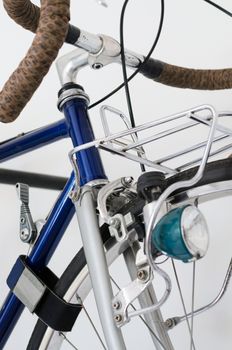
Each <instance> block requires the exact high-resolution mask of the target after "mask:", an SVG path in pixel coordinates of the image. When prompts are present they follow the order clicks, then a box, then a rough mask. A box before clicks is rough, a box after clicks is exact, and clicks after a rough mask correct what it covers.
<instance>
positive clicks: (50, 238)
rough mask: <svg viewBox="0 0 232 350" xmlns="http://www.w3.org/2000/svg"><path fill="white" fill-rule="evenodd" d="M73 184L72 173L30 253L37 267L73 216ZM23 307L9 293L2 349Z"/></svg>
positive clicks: (0, 315)
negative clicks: (71, 195)
mask: <svg viewBox="0 0 232 350" xmlns="http://www.w3.org/2000/svg"><path fill="white" fill-rule="evenodd" d="M73 185H74V175H73V174H72V176H71V177H70V179H69V180H68V182H67V184H66V186H65V188H64V190H63V191H62V193H61V195H60V197H59V199H58V201H57V203H56V205H55V206H54V208H53V210H52V212H51V214H50V216H49V218H48V220H47V222H46V224H45V225H44V227H43V229H42V231H41V233H40V236H39V238H38V241H37V242H36V245H35V247H34V248H33V250H32V252H31V254H30V257H29V259H30V262H31V265H32V266H33V267H34V268H35V269H41V268H43V267H44V266H45V265H46V264H47V263H48V261H49V259H50V258H51V256H52V254H53V252H54V250H55V249H56V247H57V245H58V243H59V241H60V239H61V238H62V236H63V234H64V232H65V229H66V228H67V226H68V224H69V222H70V220H71V218H72V217H73V214H74V207H73V204H72V202H71V200H70V199H69V193H70V190H71V189H72V188H73ZM23 309H24V305H23V304H22V303H21V302H20V301H19V300H18V299H17V298H16V296H15V295H14V294H13V293H9V294H8V296H7V298H6V300H5V302H4V304H3V307H2V309H1V311H0V349H2V348H3V347H4V345H5V343H6V341H7V339H8V337H9V336H10V334H11V332H12V330H13V328H14V326H15V324H16V323H17V321H18V319H19V317H20V315H21V313H22V311H23Z"/></svg>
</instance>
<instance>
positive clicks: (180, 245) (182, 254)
mask: <svg viewBox="0 0 232 350" xmlns="http://www.w3.org/2000/svg"><path fill="white" fill-rule="evenodd" d="M152 244H153V245H154V247H155V248H156V249H158V250H159V251H161V252H162V253H163V254H165V255H168V256H170V257H172V258H174V259H178V260H182V261H183V262H189V261H193V260H196V259H199V258H201V257H203V256H204V255H205V254H206V251H207V249H208V245H209V234H208V228H207V224H206V221H205V218H204V216H203V214H202V213H201V212H200V210H199V209H198V208H196V207H195V206H193V205H187V206H183V207H180V208H175V209H173V210H171V211H170V212H168V213H167V214H166V215H164V216H163V217H162V218H161V220H160V221H159V222H158V223H157V225H156V226H155V228H154V229H153V232H152Z"/></svg>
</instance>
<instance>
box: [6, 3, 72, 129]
mask: <svg viewBox="0 0 232 350" xmlns="http://www.w3.org/2000/svg"><path fill="white" fill-rule="evenodd" d="M3 2H4V7H5V9H6V10H7V12H8V13H9V15H10V16H11V17H12V18H13V19H14V20H15V21H16V22H17V23H19V24H21V25H23V27H25V28H26V29H29V30H31V31H33V32H35V31H36V35H35V38H34V40H33V42H32V45H31V47H30V49H29V50H28V52H27V54H26V56H25V58H24V59H23V60H22V61H21V63H20V64H19V66H18V68H17V69H16V70H15V71H14V73H13V74H12V75H11V76H10V78H9V80H8V81H7V82H6V83H5V85H4V87H3V90H2V91H1V92H0V120H1V121H2V122H5V123H8V122H11V121H14V120H15V119H16V118H17V117H18V115H19V114H20V112H21V111H22V109H23V108H24V107H25V105H26V104H27V102H28V101H29V100H30V98H31V97H32V95H33V93H34V92H35V90H36V89H37V88H38V86H39V85H40V83H41V81H42V79H43V77H44V76H45V75H46V74H47V72H48V70H49V68H50V66H51V64H52V62H53V61H54V60H55V58H56V56H57V54H58V51H59V49H60V47H61V46H62V44H63V42H64V40H65V37H66V34H67V32H68V22H69V7H70V1H69V0H41V10H39V8H38V7H37V6H35V5H33V4H31V2H30V0H3Z"/></svg>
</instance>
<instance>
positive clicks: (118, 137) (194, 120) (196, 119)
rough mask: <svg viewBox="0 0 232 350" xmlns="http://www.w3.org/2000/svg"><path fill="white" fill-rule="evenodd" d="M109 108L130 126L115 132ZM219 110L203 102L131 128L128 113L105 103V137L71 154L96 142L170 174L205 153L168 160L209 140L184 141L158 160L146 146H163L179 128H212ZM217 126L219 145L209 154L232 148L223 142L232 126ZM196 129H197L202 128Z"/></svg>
mask: <svg viewBox="0 0 232 350" xmlns="http://www.w3.org/2000/svg"><path fill="white" fill-rule="evenodd" d="M106 112H111V113H113V114H114V115H116V116H119V117H120V118H121V119H122V120H123V122H124V124H125V126H126V130H122V131H121V132H117V133H114V134H112V132H111V131H110V125H109V123H108V122H107V120H106ZM215 114H216V112H215V111H214V109H213V108H212V107H211V106H208V105H203V106H198V107H195V108H192V109H189V110H187V111H184V112H182V113H178V114H175V115H171V116H168V117H165V118H160V119H158V120H155V121H153V122H150V123H146V124H143V125H139V126H137V127H135V128H130V129H128V127H129V125H130V124H129V122H128V120H127V118H126V116H125V115H124V114H123V113H122V112H120V111H119V110H117V109H115V108H112V107H109V106H103V107H102V109H101V118H102V123H103V128H104V133H105V137H104V138H100V139H98V140H95V141H93V142H90V143H87V144H85V145H82V146H81V147H77V148H75V149H74V150H73V151H71V152H70V158H71V157H72V156H73V154H74V153H76V152H79V151H81V150H82V149H86V148H89V147H92V146H95V147H98V148H99V149H101V150H104V151H107V152H111V153H113V154H117V155H119V156H121V157H124V158H127V159H129V160H132V161H135V162H138V163H140V164H144V165H145V166H148V167H151V168H154V169H156V170H157V171H161V172H163V173H165V174H167V175H168V176H169V175H172V174H175V173H177V172H178V171H179V170H180V169H181V170H183V169H185V168H188V167H189V166H190V165H193V164H195V163H196V162H197V163H199V162H200V161H201V160H202V157H201V156H197V158H196V156H195V155H194V157H195V158H196V159H193V160H191V162H187V163H183V161H182V163H181V164H179V165H176V166H173V164H172V165H171V166H169V163H167V162H169V161H171V160H173V159H175V158H177V157H181V156H183V155H186V154H191V152H193V151H196V150H202V152H203V149H204V148H205V147H206V146H207V143H208V140H207V141H206V140H204V141H202V142H199V141H198V142H197V143H196V144H195V145H191V146H188V147H187V148H186V144H184V145H183V150H178V152H171V153H170V154H168V155H165V157H162V158H158V157H157V158H156V159H155V160H154V159H149V158H148V157H147V155H146V153H145V150H144V148H143V147H144V146H147V145H150V144H151V143H154V149H159V148H161V147H162V145H159V143H158V142H159V140H160V141H162V140H163V139H167V140H168V138H169V137H170V136H171V135H174V134H176V133H177V135H178V132H183V131H185V133H187V131H188V130H190V129H192V128H196V127H199V126H202V127H203V129H204V130H205V128H209V129H210V128H211V125H212V122H213V118H214V115H215ZM227 115H229V113H227ZM223 116H224V114H223V115H222V114H220V118H221V119H222V117H223ZM221 119H220V120H221ZM173 123H178V125H173ZM161 126H163V130H162V129H161V130H160V129H159V127H161ZM157 128H158V129H157ZM215 129H216V130H217V133H218V134H217V135H215V136H214V137H213V139H212V140H211V144H214V146H217V148H216V149H215V148H214V149H213V150H212V151H211V152H210V153H209V154H208V157H210V156H214V155H217V154H219V153H221V152H225V151H226V150H229V149H230V148H232V144H228V143H227V144H226V145H225V144H223V145H222V146H220V142H222V141H223V142H224V143H225V141H226V142H227V140H230V137H231V135H232V130H230V129H229V128H228V127H225V126H222V124H220V125H218V124H217V125H215ZM195 130H196V132H197V130H198V129H195ZM145 131H146V132H149V133H150V136H147V135H146V136H145V137H144V135H142V132H145ZM127 136H130V137H132V140H130V139H126V138H125V137H127ZM192 158H193V157H192ZM180 161H181V158H180ZM185 162H186V159H185ZM164 163H165V164H164ZM166 163H167V165H166Z"/></svg>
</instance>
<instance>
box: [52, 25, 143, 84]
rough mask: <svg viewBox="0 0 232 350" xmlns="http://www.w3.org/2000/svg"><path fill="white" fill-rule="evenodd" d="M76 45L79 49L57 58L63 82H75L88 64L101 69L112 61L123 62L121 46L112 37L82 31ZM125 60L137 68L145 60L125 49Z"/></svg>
mask: <svg viewBox="0 0 232 350" xmlns="http://www.w3.org/2000/svg"><path fill="white" fill-rule="evenodd" d="M74 45H75V46H76V47H78V49H76V50H75V51H72V52H71V53H68V54H66V55H64V56H62V57H61V58H59V59H58V60H57V63H56V65H57V71H58V75H59V78H60V81H61V84H65V83H68V82H75V80H76V75H77V73H78V71H79V70H80V69H82V68H84V67H85V66H87V65H88V66H90V67H91V68H93V69H100V68H102V67H104V66H106V65H108V64H111V63H120V64H121V46H120V44H119V42H118V41H116V40H115V39H113V38H112V37H109V36H107V35H103V34H100V35H94V34H91V33H88V32H86V31H81V32H80V36H79V38H78V40H77V41H76V43H75V44H74ZM125 60H126V65H127V66H128V67H131V68H137V67H138V66H139V65H140V64H141V63H142V62H143V61H144V57H143V56H142V55H139V54H136V53H134V52H132V51H129V50H125Z"/></svg>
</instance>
